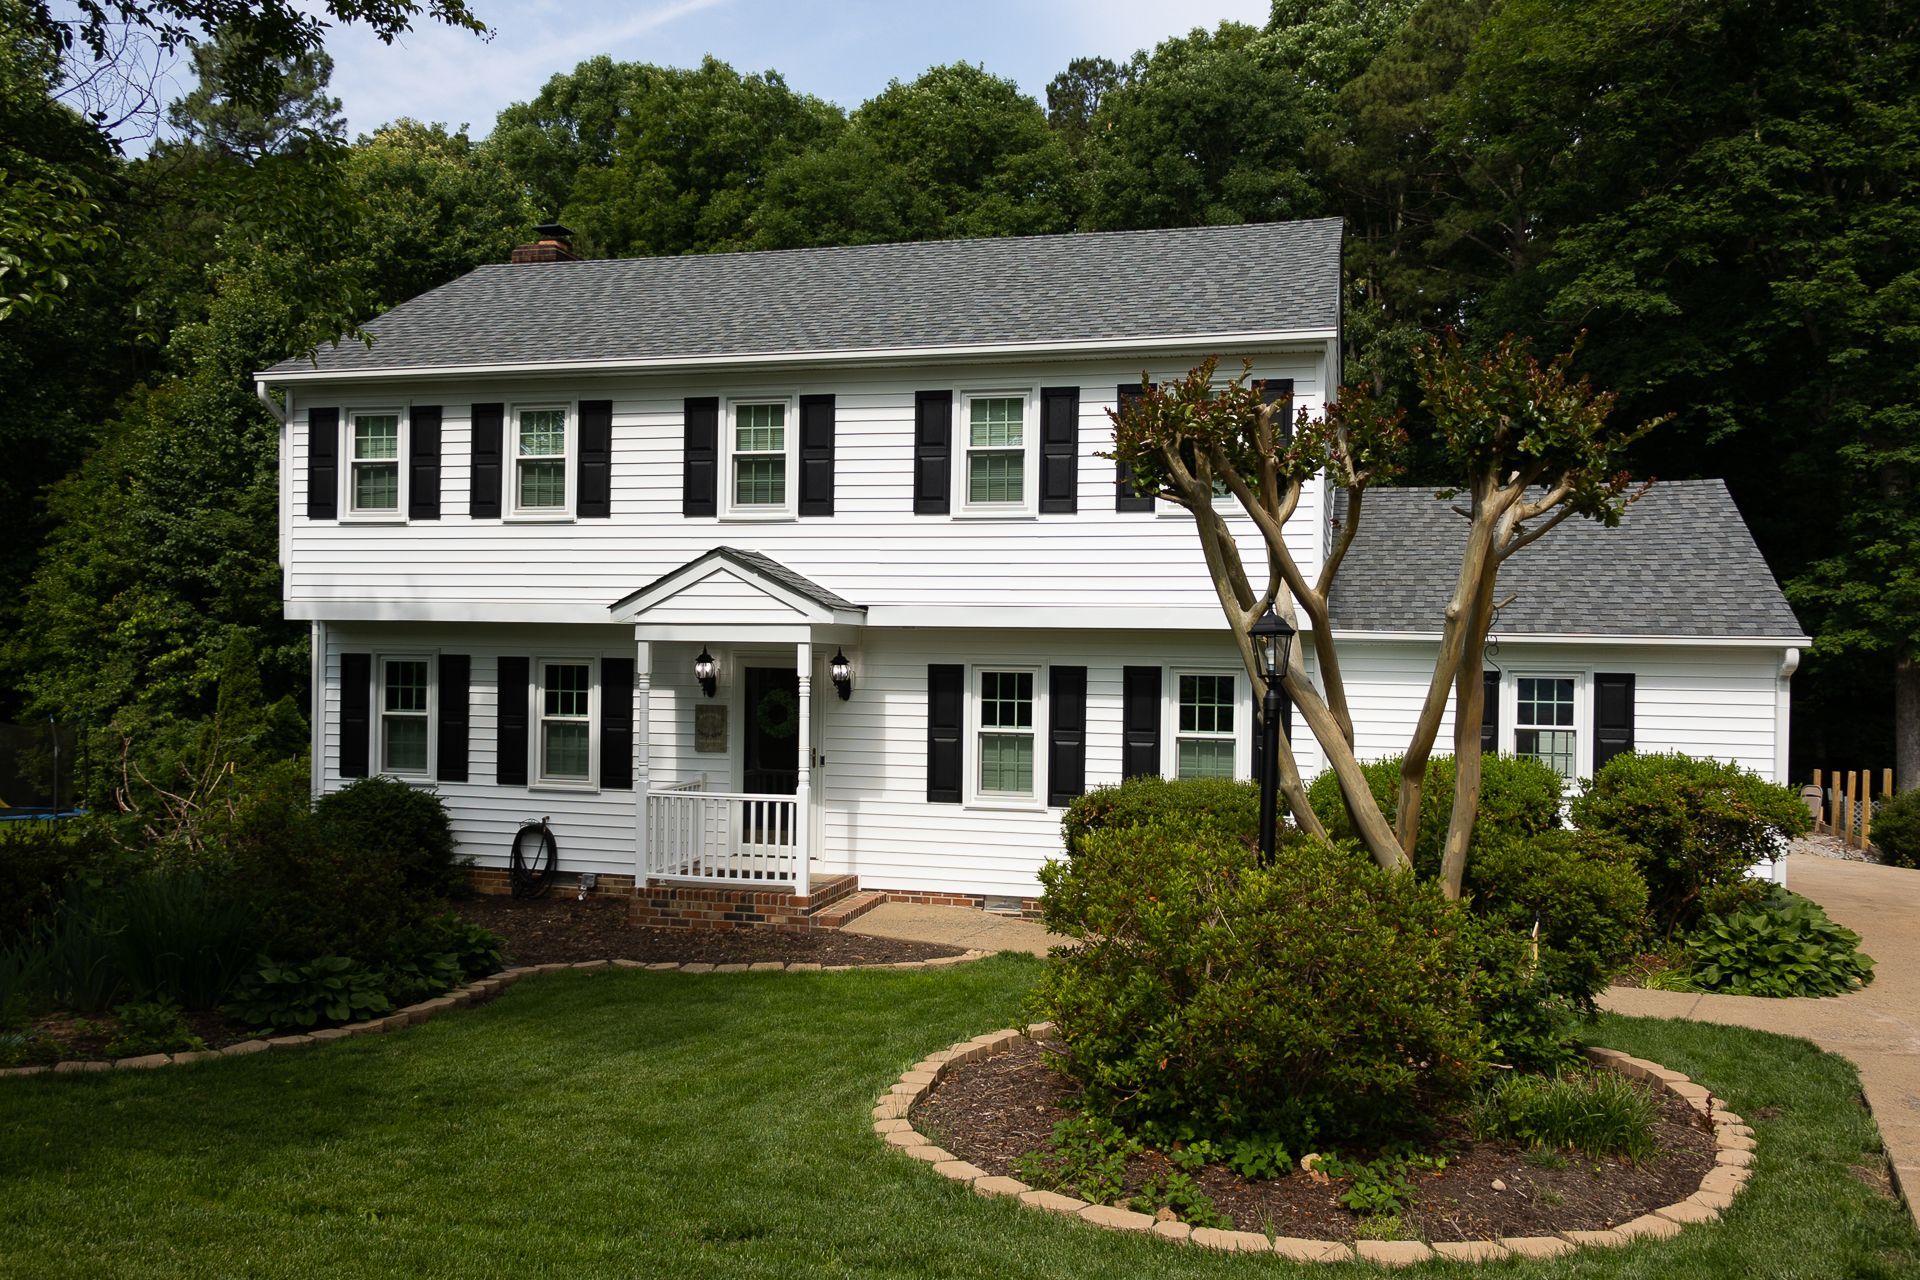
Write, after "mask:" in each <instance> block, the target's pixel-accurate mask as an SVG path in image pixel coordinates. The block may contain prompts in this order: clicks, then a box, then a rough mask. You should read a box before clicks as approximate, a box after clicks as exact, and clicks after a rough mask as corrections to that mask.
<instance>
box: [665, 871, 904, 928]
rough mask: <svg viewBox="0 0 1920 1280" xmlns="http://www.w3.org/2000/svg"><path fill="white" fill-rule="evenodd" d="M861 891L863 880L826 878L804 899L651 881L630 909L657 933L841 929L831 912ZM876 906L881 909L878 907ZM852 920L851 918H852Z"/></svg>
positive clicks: (738, 888)
mask: <svg viewBox="0 0 1920 1280" xmlns="http://www.w3.org/2000/svg"><path fill="white" fill-rule="evenodd" d="M859 892H860V878H859V877H858V876H852V875H840V876H827V877H824V878H822V879H820V880H817V881H815V882H814V883H813V885H812V886H811V892H809V893H808V894H807V896H806V897H801V896H799V895H798V894H793V893H783V892H780V891H779V890H774V889H756V888H754V887H752V885H751V884H750V883H749V884H741V885H707V884H668V883H662V882H660V881H657V880H649V881H648V882H647V883H646V884H644V885H642V886H641V887H640V888H639V890H638V891H637V892H636V893H635V894H634V897H633V899H632V903H631V905H630V906H629V907H628V908H627V919H628V921H629V922H631V923H633V924H639V925H648V926H650V927H652V928H656V929H837V928H839V927H840V923H845V921H844V920H842V921H840V922H839V923H835V924H827V923H824V921H823V919H822V917H823V916H829V917H830V916H831V914H832V913H831V911H830V909H831V908H832V907H834V906H836V905H837V904H839V903H841V902H843V901H845V900H846V899H848V898H851V897H854V896H855V895H857V894H858V893H859ZM872 905H876V906H877V905H878V904H877V903H875V904H872ZM849 918H850V917H849Z"/></svg>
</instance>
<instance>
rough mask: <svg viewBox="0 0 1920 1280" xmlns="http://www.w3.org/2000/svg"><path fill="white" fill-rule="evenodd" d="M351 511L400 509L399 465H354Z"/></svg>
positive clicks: (396, 463) (363, 463) (381, 463)
mask: <svg viewBox="0 0 1920 1280" xmlns="http://www.w3.org/2000/svg"><path fill="white" fill-rule="evenodd" d="M353 509H354V510H355V511H398V510H399V509H400V464H399V463H398V462H356V463H354V464H353Z"/></svg>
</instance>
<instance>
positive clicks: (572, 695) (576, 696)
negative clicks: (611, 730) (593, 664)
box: [540, 662, 592, 720]
mask: <svg viewBox="0 0 1920 1280" xmlns="http://www.w3.org/2000/svg"><path fill="white" fill-rule="evenodd" d="M544 665H545V670H543V671H542V672H541V680H540V688H541V696H542V701H541V708H540V713H541V715H543V716H547V717H564V718H568V719H579V720H584V719H586V718H587V705H588V698H589V690H590V688H591V685H592V679H591V673H590V672H589V670H588V668H587V665H586V664H585V663H584V662H549V663H546V664H544Z"/></svg>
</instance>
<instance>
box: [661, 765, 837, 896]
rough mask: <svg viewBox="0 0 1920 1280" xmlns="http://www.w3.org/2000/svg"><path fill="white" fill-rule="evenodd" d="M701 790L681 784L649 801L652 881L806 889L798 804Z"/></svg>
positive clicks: (785, 799)
mask: <svg viewBox="0 0 1920 1280" xmlns="http://www.w3.org/2000/svg"><path fill="white" fill-rule="evenodd" d="M699 786H700V784H699V783H697V782H692V783H679V784H677V785H674V786H669V787H666V788H660V789H655V790H652V791H649V792H648V793H647V817H646V822H647V830H646V849H647V875H648V876H649V877H650V878H652V879H655V880H680V881H689V882H692V883H695V884H713V885H720V884H725V885H741V884H763V885H768V886H775V885H779V886H791V885H796V884H798V883H799V882H800V880H801V863H800V858H801V852H800V851H801V847H802V846H801V835H800V822H801V814H800V806H799V803H798V800H797V798H796V797H794V796H768V795H745V794H738V793H729V792H724V791H702V790H700V789H699ZM801 892H805V890H804V889H802V890H801Z"/></svg>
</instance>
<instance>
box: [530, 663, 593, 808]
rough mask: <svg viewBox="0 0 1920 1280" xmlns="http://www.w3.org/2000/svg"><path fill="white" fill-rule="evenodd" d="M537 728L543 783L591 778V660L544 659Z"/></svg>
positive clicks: (578, 782)
mask: <svg viewBox="0 0 1920 1280" xmlns="http://www.w3.org/2000/svg"><path fill="white" fill-rule="evenodd" d="M539 685H540V687H539V694H538V703H539V708H540V724H539V728H538V731H537V734H538V737H537V744H538V748H539V760H540V767H539V777H540V781H542V782H553V783H560V784H562V785H567V786H579V785H583V784H587V783H591V782H592V780H593V663H592V662H590V661H587V660H585V659H573V660H568V659H553V658H548V659H543V660H542V661H541V663H540V681H539Z"/></svg>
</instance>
